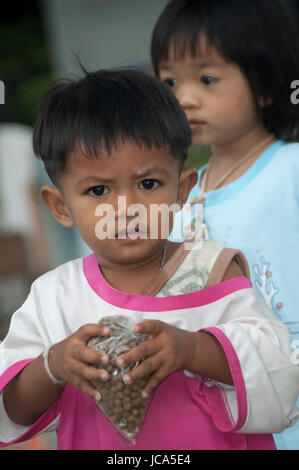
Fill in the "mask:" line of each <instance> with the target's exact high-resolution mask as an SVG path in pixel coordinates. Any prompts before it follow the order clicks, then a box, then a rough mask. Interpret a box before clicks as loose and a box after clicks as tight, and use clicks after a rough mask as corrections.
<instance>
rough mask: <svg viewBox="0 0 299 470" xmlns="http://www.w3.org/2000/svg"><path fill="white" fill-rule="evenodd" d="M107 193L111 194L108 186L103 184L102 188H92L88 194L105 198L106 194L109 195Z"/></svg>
mask: <svg viewBox="0 0 299 470" xmlns="http://www.w3.org/2000/svg"><path fill="white" fill-rule="evenodd" d="M107 191H108V192H109V190H108V188H107V186H104V185H102V184H101V185H100V186H94V187H93V188H90V189H89V190H88V193H89V194H91V195H92V196H103V195H104V194H107Z"/></svg>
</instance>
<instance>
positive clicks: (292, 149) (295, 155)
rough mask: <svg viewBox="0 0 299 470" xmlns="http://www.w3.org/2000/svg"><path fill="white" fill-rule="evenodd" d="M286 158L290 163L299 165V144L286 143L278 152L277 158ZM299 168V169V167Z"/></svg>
mask: <svg viewBox="0 0 299 470" xmlns="http://www.w3.org/2000/svg"><path fill="white" fill-rule="evenodd" d="M278 155H279V157H284V158H285V159H288V160H289V161H290V162H291V161H292V162H294V164H295V165H299V142H289V143H287V142H285V144H284V145H282V146H281V147H280V148H279V149H278V151H277V156H278ZM298 168H299V167H298Z"/></svg>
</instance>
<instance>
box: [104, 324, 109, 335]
mask: <svg viewBox="0 0 299 470" xmlns="http://www.w3.org/2000/svg"><path fill="white" fill-rule="evenodd" d="M103 333H104V335H108V333H110V328H108V326H105V327H104V328H103Z"/></svg>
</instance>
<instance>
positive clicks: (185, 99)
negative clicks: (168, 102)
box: [175, 83, 201, 110]
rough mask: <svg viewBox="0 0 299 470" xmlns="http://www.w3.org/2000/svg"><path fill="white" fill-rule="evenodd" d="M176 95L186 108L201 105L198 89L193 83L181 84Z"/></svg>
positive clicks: (176, 90)
mask: <svg viewBox="0 0 299 470" xmlns="http://www.w3.org/2000/svg"><path fill="white" fill-rule="evenodd" d="M175 95H176V97H177V99H178V100H179V102H180V104H181V106H182V108H183V109H184V110H187V109H192V108H200V107H201V99H200V96H199V92H198V89H197V87H196V86H195V85H193V84H188V83H186V84H181V85H179V86H178V87H176V89H175Z"/></svg>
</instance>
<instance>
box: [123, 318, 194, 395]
mask: <svg viewBox="0 0 299 470" xmlns="http://www.w3.org/2000/svg"><path fill="white" fill-rule="evenodd" d="M132 331H133V332H134V333H141V334H148V335H150V336H151V338H150V339H149V340H147V341H145V342H144V343H142V344H140V345H138V346H136V347H135V348H133V349H132V350H131V351H128V352H127V353H125V354H122V355H121V356H119V357H118V358H117V360H116V363H117V365H118V366H119V367H125V366H129V365H132V364H134V363H135V362H137V361H140V360H142V359H143V358H145V360H144V361H143V362H142V363H141V364H140V365H139V366H138V367H136V369H134V370H132V371H131V372H128V373H127V374H126V375H125V376H124V381H125V383H133V382H135V381H136V380H138V379H141V378H142V377H146V376H148V375H151V377H150V379H149V380H148V382H147V384H146V386H145V389H144V390H143V392H142V397H143V398H145V399H146V398H149V397H150V395H151V394H152V392H153V391H154V389H155V388H156V387H157V386H158V385H159V384H160V383H161V382H162V381H163V380H164V379H165V378H166V377H168V376H169V375H170V374H172V373H173V372H177V371H179V370H184V369H187V368H188V364H190V361H192V357H193V358H194V355H195V348H196V341H195V337H194V334H193V333H190V332H188V331H185V330H180V329H179V328H176V327H174V326H171V325H168V324H166V323H163V322H161V321H159V320H144V321H143V322H142V323H138V324H136V325H134V327H133V329H132Z"/></svg>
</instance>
